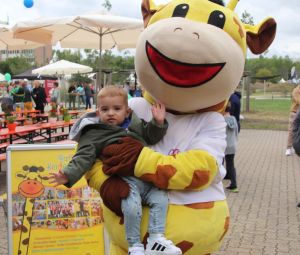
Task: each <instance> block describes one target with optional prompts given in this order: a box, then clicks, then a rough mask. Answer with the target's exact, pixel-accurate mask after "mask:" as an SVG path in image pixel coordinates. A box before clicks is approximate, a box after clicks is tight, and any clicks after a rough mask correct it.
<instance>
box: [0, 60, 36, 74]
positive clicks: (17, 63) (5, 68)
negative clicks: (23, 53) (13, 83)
mask: <svg viewBox="0 0 300 255" xmlns="http://www.w3.org/2000/svg"><path fill="white" fill-rule="evenodd" d="M29 68H31V64H30V63H28V62H27V60H26V58H22V57H14V58H8V59H7V60H5V61H3V62H1V63H0V70H1V72H3V73H10V74H12V75H13V74H20V73H23V72H24V71H26V70H27V69H29Z"/></svg>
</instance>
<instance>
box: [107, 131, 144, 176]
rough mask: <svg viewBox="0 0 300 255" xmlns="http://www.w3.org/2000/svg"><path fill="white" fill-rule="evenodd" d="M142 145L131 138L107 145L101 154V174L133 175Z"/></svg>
mask: <svg viewBox="0 0 300 255" xmlns="http://www.w3.org/2000/svg"><path fill="white" fill-rule="evenodd" d="M143 148H144V145H143V144H142V143H141V142H139V141H137V140H136V139H134V138H131V137H124V138H122V139H120V141H119V143H115V144H111V145H108V146H106V147H105V148H104V150H103V152H102V161H103V172H104V173H105V174H107V175H113V174H118V175H121V176H130V175H134V167H135V164H136V161H137V159H138V157H139V155H140V152H141V150H142V149H143Z"/></svg>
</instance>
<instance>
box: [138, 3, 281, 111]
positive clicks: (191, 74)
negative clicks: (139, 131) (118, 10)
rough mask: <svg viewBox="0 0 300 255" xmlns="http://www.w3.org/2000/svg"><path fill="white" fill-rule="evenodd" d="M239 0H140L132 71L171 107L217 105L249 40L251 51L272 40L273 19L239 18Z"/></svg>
mask: <svg viewBox="0 0 300 255" xmlns="http://www.w3.org/2000/svg"><path fill="white" fill-rule="evenodd" d="M237 2H238V0H230V2H229V3H228V5H227V6H224V3H223V1H222V0H173V1H170V2H169V3H168V4H165V5H159V6H157V5H155V4H154V2H153V1H152V0H143V3H142V14H143V19H144V24H145V30H144V31H143V33H142V34H141V36H140V38H139V40H138V43H137V51H136V59H135V64H136V72H137V77H138V80H139V82H140V83H141V84H142V85H143V86H144V88H145V90H146V91H147V93H148V95H150V96H151V97H152V98H153V99H155V100H157V101H160V102H162V103H164V104H165V105H166V107H167V108H168V109H169V110H173V111H179V112H185V113H189V112H197V111H208V110H220V109H222V108H223V106H224V103H225V101H226V100H227V99H228V97H229V96H230V94H231V93H232V92H233V91H234V89H235V88H236V87H237V85H238V83H239V81H240V79H241V77H242V74H243V70H244V63H245V56H246V48H247V46H248V47H249V48H250V50H251V51H252V52H253V53H254V54H260V53H262V52H263V51H265V50H266V49H267V48H268V47H269V45H270V44H271V43H272V41H273V39H274V37H275V32H276V22H275V20H274V19H272V18H268V19H265V20H264V21H263V22H261V23H260V24H258V25H257V26H251V25H247V24H243V23H242V22H241V20H240V19H239V18H238V16H237V15H236V13H235V12H234V9H235V7H236V5H237Z"/></svg>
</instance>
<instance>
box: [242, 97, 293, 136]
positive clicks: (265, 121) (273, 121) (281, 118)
mask: <svg viewBox="0 0 300 255" xmlns="http://www.w3.org/2000/svg"><path fill="white" fill-rule="evenodd" d="M245 105H246V102H245V100H244V102H243V108H245ZM290 106H291V100H289V99H273V100H272V99H250V111H249V112H245V111H242V115H243V116H244V118H245V119H244V120H241V128H250V129H271V130H287V126H288V118H289V109H290Z"/></svg>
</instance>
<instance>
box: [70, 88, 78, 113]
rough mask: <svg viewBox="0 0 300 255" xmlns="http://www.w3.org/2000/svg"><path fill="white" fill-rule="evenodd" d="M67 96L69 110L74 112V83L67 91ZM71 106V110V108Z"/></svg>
mask: <svg viewBox="0 0 300 255" xmlns="http://www.w3.org/2000/svg"><path fill="white" fill-rule="evenodd" d="M68 94H69V109H70V110H72V109H73V110H74V109H75V102H76V96H77V94H76V86H75V84H74V83H71V85H70V87H69V89H68ZM72 106H73V108H72Z"/></svg>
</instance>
